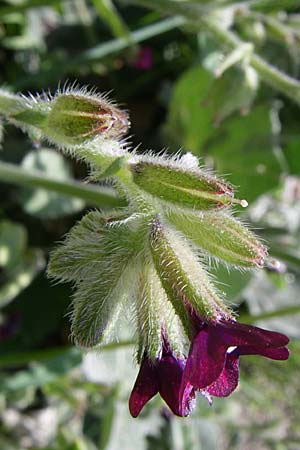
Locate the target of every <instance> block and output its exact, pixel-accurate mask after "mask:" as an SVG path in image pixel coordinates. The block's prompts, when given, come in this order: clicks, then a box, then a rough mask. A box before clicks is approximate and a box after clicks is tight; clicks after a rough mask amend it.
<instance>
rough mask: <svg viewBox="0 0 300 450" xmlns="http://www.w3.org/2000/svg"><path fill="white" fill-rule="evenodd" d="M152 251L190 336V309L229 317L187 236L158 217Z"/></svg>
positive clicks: (205, 316) (214, 316)
mask: <svg viewBox="0 0 300 450" xmlns="http://www.w3.org/2000/svg"><path fill="white" fill-rule="evenodd" d="M151 251H152V257H153V261H154V265H155V267H156V270H157V273H158V275H159V277H160V280H161V283H162V286H163V288H164V290H165V291H166V294H167V297H168V299H169V300H170V301H171V302H172V304H173V307H174V309H175V311H176V313H177V314H178V315H179V317H180V318H181V321H182V324H183V326H184V329H185V331H186V333H187V335H188V336H192V334H193V329H192V323H191V320H190V313H191V310H193V311H195V313H197V314H199V316H200V317H202V318H203V319H205V320H206V319H209V320H214V319H217V318H220V317H223V318H225V317H230V312H229V311H228V309H227V307H226V305H225V304H223V302H222V300H221V299H220V298H219V296H218V294H217V292H216V289H215V288H214V286H213V285H212V283H211V282H210V279H209V276H208V274H207V273H206V271H205V269H204V268H203V267H202V266H201V264H200V262H199V261H198V259H197V257H196V256H195V254H194V253H193V251H192V249H191V248H190V247H189V245H188V244H187V243H186V242H185V241H184V238H183V237H181V236H179V235H178V234H177V233H176V232H175V231H173V230H172V229H170V228H167V227H165V226H164V225H162V224H161V222H160V221H159V220H158V219H156V220H155V221H154V222H153V225H152V233H151Z"/></svg>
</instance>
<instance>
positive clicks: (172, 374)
mask: <svg viewBox="0 0 300 450" xmlns="http://www.w3.org/2000/svg"><path fill="white" fill-rule="evenodd" d="M184 366H185V361H183V360H180V359H177V358H175V357H174V356H172V355H171V354H170V355H167V356H163V357H162V359H161V361H160V363H159V366H158V370H157V371H158V379H159V393H160V395H161V397H162V398H163V399H164V400H165V402H166V403H167V405H168V406H169V408H170V409H171V411H172V412H173V413H174V414H176V415H177V416H180V417H182V416H188V415H189V414H190V412H191V408H192V406H193V401H192V400H193V399H194V397H195V393H194V390H193V389H192V390H191V391H190V392H189V395H188V396H186V397H185V398H184V401H182V399H181V397H180V393H179V391H180V386H181V380H182V374H183V370H184Z"/></svg>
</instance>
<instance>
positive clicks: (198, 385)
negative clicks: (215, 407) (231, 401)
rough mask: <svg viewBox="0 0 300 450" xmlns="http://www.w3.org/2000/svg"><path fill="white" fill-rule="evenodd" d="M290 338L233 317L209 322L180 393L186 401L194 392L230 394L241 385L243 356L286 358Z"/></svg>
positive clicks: (196, 345)
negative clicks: (240, 369) (240, 363)
mask: <svg viewBox="0 0 300 450" xmlns="http://www.w3.org/2000/svg"><path fill="white" fill-rule="evenodd" d="M288 342H289V339H288V338H287V337H286V336H285V335H284V334H281V333H277V332H275V331H267V330H263V329H261V328H258V327H254V326H251V325H245V324H242V323H238V322H236V321H234V320H232V319H227V320H220V321H219V322H215V323H213V322H212V323H205V324H203V325H202V326H201V327H200V330H199V331H198V333H197V334H196V336H195V338H194V339H193V342H192V345H191V348H190V353H189V356H188V358H187V362H186V366H185V369H184V373H183V376H182V380H181V387H180V397H181V398H182V402H183V403H184V401H185V399H186V398H189V395H190V392H194V391H195V390H197V391H200V392H201V393H202V394H203V395H204V396H206V397H207V398H208V399H210V396H211V395H212V396H215V397H227V396H228V395H230V394H231V393H232V392H233V391H234V390H235V388H236V387H237V385H238V378H239V356H241V355H261V356H265V357H267V358H271V359H276V360H286V359H288V357H289V351H288V349H287V348H286V347H285V346H286V345H287V344H288Z"/></svg>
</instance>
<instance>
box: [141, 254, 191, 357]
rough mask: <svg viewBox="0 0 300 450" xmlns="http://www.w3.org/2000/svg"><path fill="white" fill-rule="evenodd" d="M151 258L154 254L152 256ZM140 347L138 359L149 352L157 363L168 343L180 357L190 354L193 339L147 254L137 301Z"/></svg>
mask: <svg viewBox="0 0 300 450" xmlns="http://www.w3.org/2000/svg"><path fill="white" fill-rule="evenodd" d="M149 256H150V257H151V255H149ZM136 315H137V331H138V348H137V361H138V363H140V362H141V360H142V358H143V355H144V354H145V353H146V354H147V356H148V358H150V359H151V360H152V361H153V363H154V362H155V360H156V359H159V358H160V356H161V353H162V350H163V345H164V344H166V343H168V345H169V347H170V349H171V350H172V352H173V353H174V354H176V355H178V356H182V355H183V354H187V353H188V346H189V341H188V338H187V336H186V334H185V333H184V330H183V327H182V324H181V321H180V318H179V317H178V316H177V315H176V313H175V310H174V308H173V306H172V304H171V302H169V301H168V297H167V295H166V292H165V291H164V289H163V287H162V284H161V281H160V279H159V277H158V275H157V272H156V270H155V267H154V265H153V263H152V261H151V260H150V259H149V257H147V258H146V259H145V260H144V262H143V265H142V270H141V275H140V284H139V295H138V297H137V303H136Z"/></svg>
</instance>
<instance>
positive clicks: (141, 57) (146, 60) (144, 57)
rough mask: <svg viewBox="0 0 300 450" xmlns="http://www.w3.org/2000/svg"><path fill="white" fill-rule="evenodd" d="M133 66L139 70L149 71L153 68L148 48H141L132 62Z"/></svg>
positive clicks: (151, 56) (151, 55)
mask: <svg viewBox="0 0 300 450" xmlns="http://www.w3.org/2000/svg"><path fill="white" fill-rule="evenodd" d="M133 66H134V67H135V68H136V69H139V70H149V69H151V68H152V66H153V51H152V49H151V48H150V47H141V48H140V49H139V51H138V54H137V56H136V58H135V60H134V62H133Z"/></svg>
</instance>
